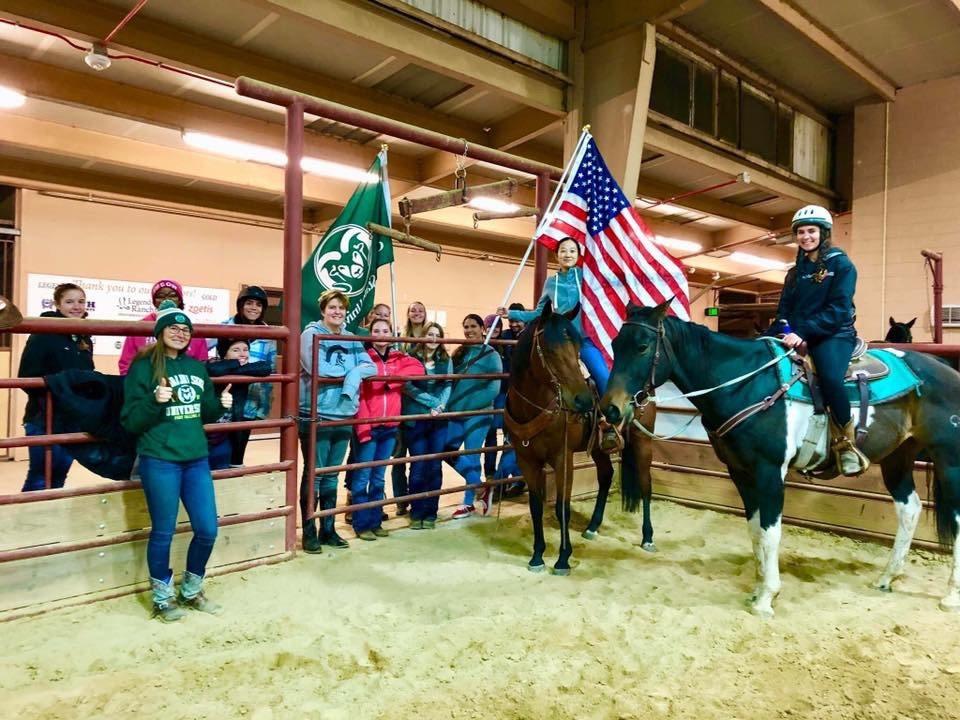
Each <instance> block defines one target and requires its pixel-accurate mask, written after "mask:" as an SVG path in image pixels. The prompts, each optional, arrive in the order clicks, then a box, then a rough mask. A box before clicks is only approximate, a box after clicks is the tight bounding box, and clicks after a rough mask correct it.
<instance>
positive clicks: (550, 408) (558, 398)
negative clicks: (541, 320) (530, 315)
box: [510, 327, 579, 414]
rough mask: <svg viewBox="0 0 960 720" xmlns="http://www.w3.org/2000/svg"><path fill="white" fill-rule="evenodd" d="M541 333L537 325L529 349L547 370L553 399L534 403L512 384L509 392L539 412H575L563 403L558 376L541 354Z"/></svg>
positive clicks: (561, 387)
mask: <svg viewBox="0 0 960 720" xmlns="http://www.w3.org/2000/svg"><path fill="white" fill-rule="evenodd" d="M541 335H543V328H542V327H538V328H537V329H536V330H535V331H534V333H533V351H531V353H530V354H531V356H532V355H533V352H536V354H537V357H538V358H540V364H541V365H542V366H543V369H544V370H546V371H547V375H549V377H550V384H551V385H552V386H553V392H554V398H553V400H552V401H551V402H550V403H548V404H547V407H543V406H542V405H540V404H538V403H535V402H534V401H533V400H531V399H530V398H528V397H527V396H526V395H524V394H523V393H522V392H520V391H519V390H517V389H516V388H514V387H513V386H511V387H510V392H512V393H514V394H515V395H517V396H518V397H519V398H520V399H521V400H523V401H524V402H525V403H527V404H528V405H530V406H531V407H535V408H536V409H537V410H540V411H541V412H549V413H553V412H557V411H560V412H565V413H576V410H575V409H574V408H571V407H566V406H565V405H564V403H563V383H561V382H560V378H558V377H557V374H556V373H555V372H554V371H553V368H551V367H550V363H548V362H547V358H546V356H545V355H544V354H543V347H542V346H541V344H540V336H541ZM577 414H579V413H577Z"/></svg>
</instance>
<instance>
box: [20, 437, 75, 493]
mask: <svg viewBox="0 0 960 720" xmlns="http://www.w3.org/2000/svg"><path fill="white" fill-rule="evenodd" d="M23 430H24V433H26V435H28V436H31V435H44V434H45V431H44V425H43V423H42V422H26V423H24V424H23ZM29 450H30V464H29V465H28V467H27V478H26V480H24V481H23V487H22V488H21V489H20V492H30V491H31V490H43V489H45V487H46V483H45V482H44V479H43V467H44V460H43V455H44V450H45V448H42V447H32V448H30V449H29ZM51 450H52V451H53V452H52V458H51V461H52V462H51V467H52V473H51V474H50V487H51V488H62V487H63V484H64V483H65V482H66V481H67V471H68V470H70V465H72V464H73V456H72V455H71V454H70V453H68V452H67V449H66V448H65V447H64V446H63V445H54V446H52V448H51Z"/></svg>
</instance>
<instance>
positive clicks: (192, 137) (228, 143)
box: [182, 130, 380, 182]
mask: <svg viewBox="0 0 960 720" xmlns="http://www.w3.org/2000/svg"><path fill="white" fill-rule="evenodd" d="M182 137H183V141H184V142H185V143H186V144H187V145H189V146H190V147H193V148H197V149H198V150H204V151H206V152H211V153H214V154H216V155H224V156H226V157H230V158H234V159H236V160H246V161H248V162H255V163H262V164H264V165H273V166H274V167H285V166H286V164H287V155H286V153H284V152H283V151H282V150H275V149H273V148H268V147H264V146H263V145H254V144H253V143H247V142H243V141H241V140H231V139H230V138H225V137H220V136H218V135H210V134H209V133H203V132H194V131H193V130H185V131H184V132H183V135H182ZM300 167H302V168H303V171H304V172H307V173H310V174H311V175H323V176H324V177H331V178H336V179H338V180H351V181H353V182H378V181H379V180H380V178H379V176H377V175H376V174H374V173H370V172H367V171H366V170H363V169H361V168H356V167H352V166H350V165H344V164H343V163H338V162H332V161H330V160H321V159H320V158H312V157H305V158H303V159H302V160H301V162H300Z"/></svg>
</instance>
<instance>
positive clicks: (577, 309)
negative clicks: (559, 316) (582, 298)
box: [563, 303, 580, 322]
mask: <svg viewBox="0 0 960 720" xmlns="http://www.w3.org/2000/svg"><path fill="white" fill-rule="evenodd" d="M579 313H580V303H577V304H576V305H574V306H573V308H572V309H570V310H567V311H566V312H565V313H563V316H564V317H565V318H566V319H567V320H569V321H570V322H573V319H574V318H575V317H576V316H577V315H578V314H579Z"/></svg>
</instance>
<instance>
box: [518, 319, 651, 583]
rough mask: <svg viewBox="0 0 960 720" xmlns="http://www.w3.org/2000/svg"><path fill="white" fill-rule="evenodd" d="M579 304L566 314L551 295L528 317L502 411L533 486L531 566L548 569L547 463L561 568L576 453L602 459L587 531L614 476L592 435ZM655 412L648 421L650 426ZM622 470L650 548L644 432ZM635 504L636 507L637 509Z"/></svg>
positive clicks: (630, 445)
mask: <svg viewBox="0 0 960 720" xmlns="http://www.w3.org/2000/svg"><path fill="white" fill-rule="evenodd" d="M579 311H580V308H579V306H577V307H574V308H573V309H572V310H570V311H569V312H567V313H565V314H564V313H558V312H554V311H553V304H552V303H551V302H550V300H547V303H546V305H545V307H544V309H543V312H542V313H541V315H540V316H539V317H538V318H536V319H535V320H533V321H532V322H530V323H529V324H528V325H527V327H526V328H524V331H523V332H522V333H521V335H520V337H519V338H518V342H517V345H516V346H515V347H514V349H513V356H512V359H511V367H510V382H509V389H508V390H507V400H506V406H505V408H504V412H503V418H504V428H505V429H506V432H507V433H508V434H509V436H510V440H511V443H512V444H513V448H514V451H515V452H516V454H517V462H518V463H519V465H520V469H521V471H522V472H523V476H524V478H525V479H526V481H527V485H528V487H529V490H530V492H529V505H530V519H531V521H532V522H533V555H532V557H531V558H530V562H529V563H528V565H527V568H528V569H529V570H530V571H531V572H540V571H542V570H543V569H544V567H545V566H544V562H543V553H544V552H545V551H546V542H545V540H544V536H543V505H544V502H545V500H546V467H547V466H549V467H551V468H553V471H554V475H555V480H556V515H557V519H558V520H559V522H560V553H559V556H558V557H557V562H556V564H555V565H554V566H553V572H554V574H556V575H568V574H569V573H570V556H571V554H572V553H573V546H572V545H571V543H570V528H569V522H570V496H571V492H572V489H573V474H574V468H573V453H574V452H582V451H588V452H590V455H591V457H592V458H593V461H594V462H595V463H596V466H597V483H598V486H599V487H598V492H597V499H596V502H595V504H594V508H593V515H592V516H591V518H590V522H589V524H588V525H587V529H586V530H585V531H584V532H583V537H584V538H587V539H593V538H595V537H596V536H597V534H598V532H599V529H600V524H601V523H602V522H603V514H604V510H605V508H606V504H607V496H608V494H609V492H610V485H611V482H612V480H613V463H612V461H611V459H610V455H609V454H608V452H607V451H605V450H604V449H602V448H600V447H599V446H598V445H599V443H597V442H594V441H593V440H594V438H595V437H596V434H597V427H598V423H599V421H600V415H599V408H598V405H597V399H596V395H595V394H594V392H593V390H592V389H591V388H590V386H589V385H588V384H587V381H586V380H585V379H584V377H583V373H581V372H580V360H579V358H580V342H581V338H580V334H579V332H578V331H577V329H576V328H575V327H574V325H573V323H572V322H571V320H572V318H573V317H575V316H576V314H577V313H578V312H579ZM653 422H654V411H652V410H651V412H649V413H648V414H647V415H646V416H645V417H644V418H643V423H644V425H645V426H646V427H648V428H649V429H650V430H651V431H652V430H653ZM621 457H622V461H621V474H622V475H630V477H631V480H630V484H631V487H636V488H637V493H638V498H639V499H638V500H637V501H635V503H636V504H638V505H639V504H642V506H643V510H644V514H643V540H642V544H641V547H642V548H643V549H644V550H647V551H649V552H653V551H654V550H655V549H656V547H655V546H654V544H653V525H652V523H651V520H650V496H651V488H652V486H651V482H650V461H651V459H652V448H651V446H650V443H649V441H647V440H646V438H642V437H640V436H639V433H635V434H633V435H632V436H629V437H628V441H627V443H626V445H625V447H624V449H623V452H622V456H621ZM632 509H634V510H635V509H636V507H634V508H632Z"/></svg>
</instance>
